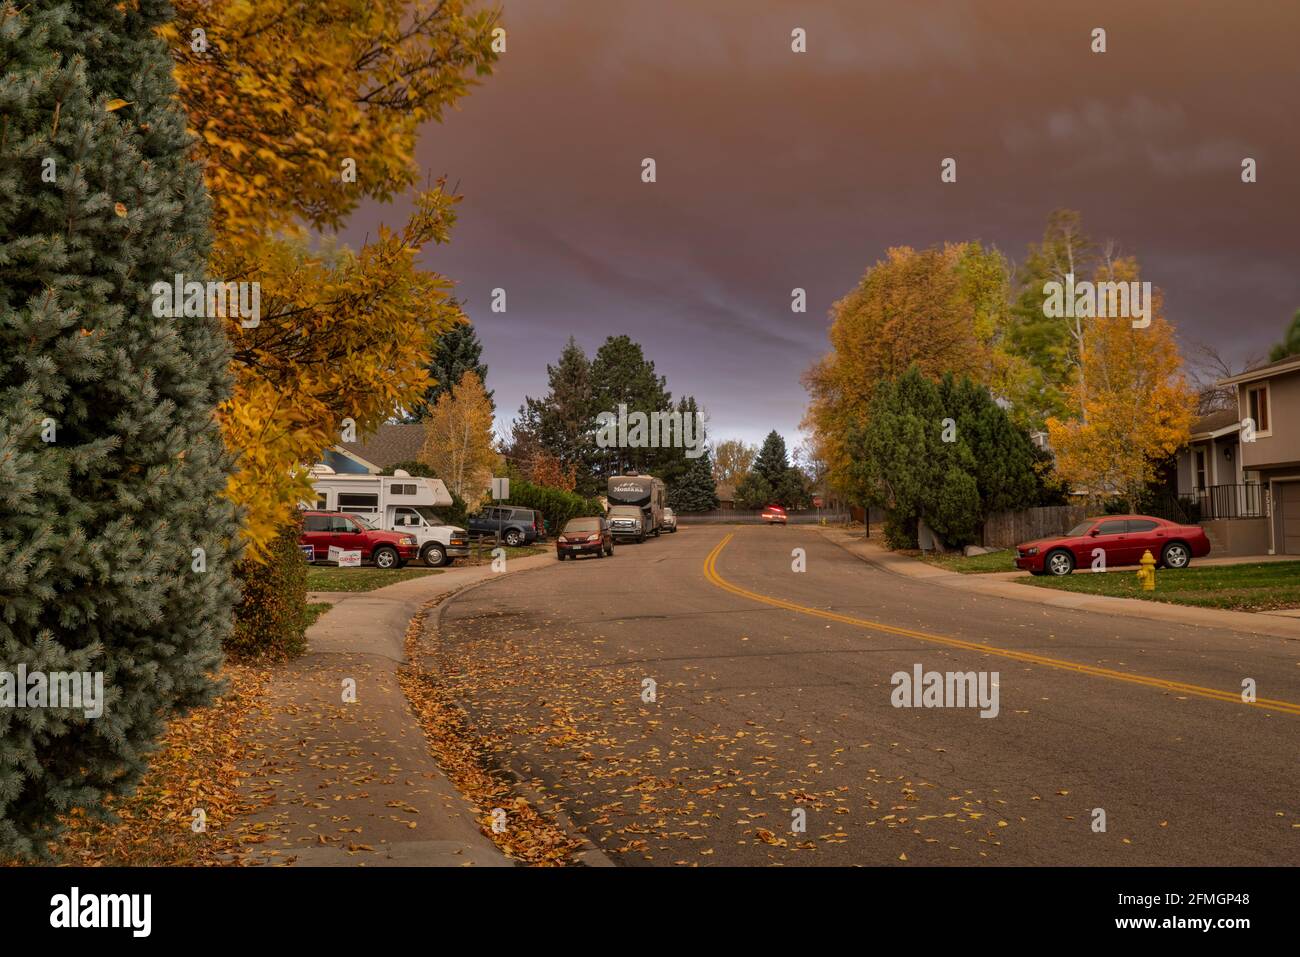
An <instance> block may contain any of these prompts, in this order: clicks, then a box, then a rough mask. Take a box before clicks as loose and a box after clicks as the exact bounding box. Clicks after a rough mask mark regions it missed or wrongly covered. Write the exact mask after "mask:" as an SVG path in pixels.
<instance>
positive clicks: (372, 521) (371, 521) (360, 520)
mask: <svg viewBox="0 0 1300 957" xmlns="http://www.w3.org/2000/svg"><path fill="white" fill-rule="evenodd" d="M348 517H349V518H355V519H356V520H357V524H358V525H360V526H361V527H362V528H368V529H370V531H372V532H375V531H378V530H379V521H378V519H377V518H376V517H375V516H366V515H349V516H348Z"/></svg>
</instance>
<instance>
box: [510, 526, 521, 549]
mask: <svg viewBox="0 0 1300 957" xmlns="http://www.w3.org/2000/svg"><path fill="white" fill-rule="evenodd" d="M523 543H524V533H523V532H521V531H519V529H517V528H512V529H510V531H508V532H506V544H507V545H510V546H512V547H514V548H518V547H519V546H520V545H522V544H523Z"/></svg>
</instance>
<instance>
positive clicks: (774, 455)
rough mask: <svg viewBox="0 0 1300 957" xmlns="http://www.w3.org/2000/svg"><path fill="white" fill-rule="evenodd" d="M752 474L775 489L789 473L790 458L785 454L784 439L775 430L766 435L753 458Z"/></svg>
mask: <svg viewBox="0 0 1300 957" xmlns="http://www.w3.org/2000/svg"><path fill="white" fill-rule="evenodd" d="M752 471H753V472H755V473H756V474H758V475H759V476H761V477H762V478H763V479H765V480H766V481H767V484H768V485H770V486H771V487H772V488H773V489H775V488H776V487H777V486H778V485H780V484H781V482H782V481H783V480H784V479H785V473H786V472H788V471H790V457H789V455H788V454H787V453H786V449H785V439H783V438H781V435H780V433H778V432H777V431H776V430H775V429H773V430H772V431H771V432H769V433H767V438H765V439H764V440H763V445H762V447H761V448H759V450H758V455H757V456H756V457H755V458H754V467H753V469H752Z"/></svg>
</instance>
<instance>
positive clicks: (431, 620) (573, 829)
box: [425, 564, 618, 867]
mask: <svg viewBox="0 0 1300 957" xmlns="http://www.w3.org/2000/svg"><path fill="white" fill-rule="evenodd" d="M549 567H550V566H549V565H541V564H539V565H536V566H533V567H531V568H524V569H521V570H520V571H517V572H504V573H502V575H499V576H495V577H493V578H484V579H483V580H482V581H477V582H473V583H471V584H469V585H465V586H464V587H462V588H458V589H457V590H456V591H453V592H448V593H447V594H446V595H443V596H442V599H441V601H439V602H438V604H437V605H435V606H434V607H433V609H432V612H433V613H432V614H431V615H429V617H428V618H427V619H426V621H425V630H426V632H427V631H429V630H432V631H433V632H434V633H435V635H439V636H440V635H441V634H442V614H443V611H444V609H446V608H447V606H448V605H450V604H451V603H452V602H453V601H455V600H456V599H458V598H460V597H461V596H463V595H465V594H466V593H467V592H471V591H474V590H475V589H477V588H482V587H483V586H484V585H488V584H491V583H492V582H494V581H496V580H497V579H498V578H499V577H502V576H503V575H506V574H514V575H523V574H527V573H528V572H530V571H536V570H537V569H540V568H549ZM502 770H503V771H506V772H508V773H509V774H510V776H511V778H513V779H514V781H515V789H516V790H517V791H519V793H520V794H522V795H523V796H524V797H525V798H527V799H528V801H529V802H530V803H531V804H532V805H533V806H534V807H537V808H541V809H543V810H546V811H547V812H548V813H550V814H551V815H553V816H554V817H555V820H556V822H557V823H558V824H559V825H560V827H561V828H563V829H564V831H565V833H566V834H569V835H570V836H572V837H573V839H574V840H576V841H578V842H579V843H581V844H582V845H583V847H582V850H580V851H576V852H574V854H573V855H572V857H573V860H574V862H575V863H576V864H577V865H578V866H580V867H617V866H618V865H617V864H615V863H614V862H613V861H612V860H610V858H609V856H608V855H607V854H606V853H605V852H604V851H603V850H601V849H600V848H599V847H598V846H596V844H595V842H594V841H592V839H591V838H589V837H588V836H587V835H586V834H584V833H583V832H582V831H580V830H579V829H578V826H577V825H576V824H575V823H574V821H573V819H572V818H571V817H569V815H568V813H567V812H566V811H565V810H564V808H563V807H561V806H560V804H559V802H558V801H556V800H554V799H553V798H548V797H547V796H546V795H544V794H542V793H541V792H539V791H538V790H537V789H536V788H534V787H533V786H532V784H531V783H530V782H529V781H527V780H526V779H525V778H524V777H523V775H521V774H520V773H519V772H518V771H516V770H515V769H514V766H513V765H510V764H506V765H503V766H502Z"/></svg>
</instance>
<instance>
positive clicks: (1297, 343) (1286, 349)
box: [1268, 309, 1300, 362]
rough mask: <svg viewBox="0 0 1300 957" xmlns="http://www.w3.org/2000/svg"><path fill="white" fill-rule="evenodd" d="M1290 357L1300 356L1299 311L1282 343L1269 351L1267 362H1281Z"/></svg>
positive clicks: (1299, 310) (1298, 310) (1288, 327)
mask: <svg viewBox="0 0 1300 957" xmlns="http://www.w3.org/2000/svg"><path fill="white" fill-rule="evenodd" d="M1290 356H1300V309H1297V310H1296V313H1295V317H1294V318H1292V320H1291V325H1289V326H1287V330H1286V335H1284V336H1283V337H1282V341H1281V342H1279V343H1278V344H1277V345H1275V346H1274V347H1273V348H1272V349H1271V350H1270V351H1269V354H1268V361H1269V362H1281V361H1282V360H1283V359H1286V358H1288V357H1290Z"/></svg>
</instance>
